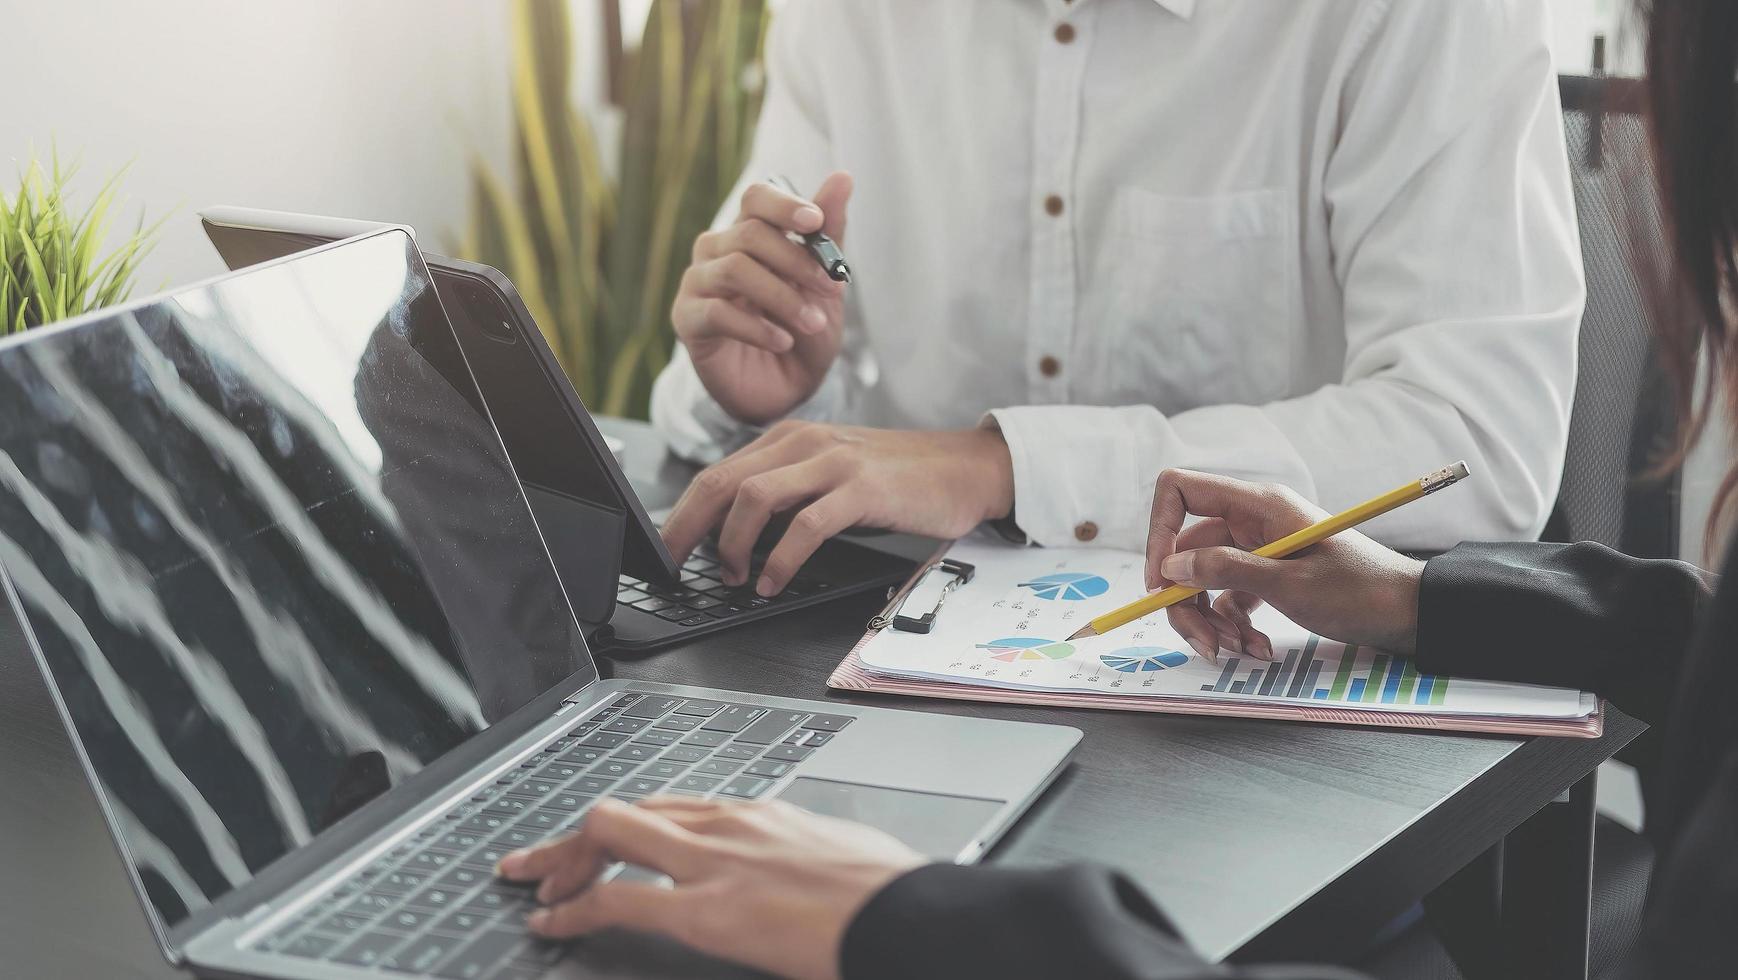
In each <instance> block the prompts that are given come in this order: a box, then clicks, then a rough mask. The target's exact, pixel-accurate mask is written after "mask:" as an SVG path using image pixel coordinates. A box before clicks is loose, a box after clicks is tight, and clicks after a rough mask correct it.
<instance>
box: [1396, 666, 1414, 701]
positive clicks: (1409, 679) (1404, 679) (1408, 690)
mask: <svg viewBox="0 0 1738 980" xmlns="http://www.w3.org/2000/svg"><path fill="white" fill-rule="evenodd" d="M1417 683H1418V668H1417V667H1414V666H1412V661H1410V660H1408V661H1406V673H1404V674H1401V675H1400V691H1399V694H1398V696H1397V697H1396V698H1395V700H1397V701H1399V702H1400V703H1401V704H1405V703H1407V702H1409V701H1411V700H1412V686H1413V685H1414V684H1417Z"/></svg>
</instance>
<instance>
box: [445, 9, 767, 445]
mask: <svg viewBox="0 0 1738 980" xmlns="http://www.w3.org/2000/svg"><path fill="white" fill-rule="evenodd" d="M599 8H601V9H602V10H603V11H604V15H603V18H602V20H603V24H604V26H605V27H606V44H608V43H610V42H612V41H615V40H617V39H618V38H619V35H617V36H616V37H609V36H608V34H609V32H610V31H614V30H616V25H617V24H619V14H617V13H616V9H615V8H614V7H613V6H612V5H611V4H609V3H603V4H600V5H599ZM511 17H512V44H513V61H514V66H513V86H512V89H513V106H514V130H515V132H514V139H515V147H514V165H513V174H512V179H511V180H509V179H507V178H506V177H505V176H504V175H502V174H499V173H496V172H494V171H493V170H491V168H489V167H488V166H486V165H485V164H483V163H482V162H481V161H480V160H477V161H473V164H472V183H473V187H472V215H471V221H470V226H469V228H468V230H467V233H466V235H465V237H464V241H463V242H462V244H461V247H460V250H461V251H462V252H463V253H464V254H465V255H466V256H467V257H470V258H473V259H475V260H477V261H480V262H485V263H487V264H489V265H492V266H495V267H496V268H498V269H500V270H502V271H503V272H505V273H506V274H507V275H508V277H509V278H511V279H512V280H513V283H514V285H516V286H517V287H518V288H519V291H520V292H521V293H522V294H523V295H524V298H525V302H526V305H527V307H529V308H530V310H531V312H532V315H533V316H535V317H536V318H537V322H538V324H539V325H540V326H541V327H542V329H543V333H544V335H545V336H546V337H547V338H548V340H549V345H550V347H551V348H552V349H553V350H554V352H555V355H556V357H557V359H559V360H560V362H561V365H562V367H563V369H564V370H566V372H567V375H568V377H569V378H570V379H572V381H573V385H574V388H575V389H576V390H577V391H578V392H579V395H580V397H581V399H582V400H584V401H585V403H586V404H587V405H588V406H590V407H592V408H593V409H594V410H597V411H601V412H604V413H607V414H612V415H629V416H634V417H644V416H645V413H646V408H647V402H648V400H649V397H650V393H651V385H652V380H653V379H654V378H655V377H656V376H657V373H658V371H659V369H661V368H662V367H663V366H664V364H665V363H666V362H667V361H668V360H669V357H670V351H671V346H672V343H673V335H672V332H671V330H670V327H669V311H670V303H671V300H672V299H673V298H674V296H675V292H676V286H677V283H678V282H679V280H680V279H681V276H682V271H683V269H684V268H685V267H686V266H687V263H688V255H689V249H690V247H691V245H692V243H693V240H694V237H695V236H696V235H698V234H699V233H700V232H701V231H703V230H705V228H706V227H707V225H708V224H709V223H710V222H711V220H712V216H713V215H714V214H715V213H716V212H717V210H718V208H719V206H720V204H721V203H722V201H723V199H724V196H725V195H726V194H727V193H728V192H729V190H730V188H731V186H732V185H733V184H734V183H735V181H736V178H737V176H738V175H739V173H740V171H741V169H742V167H743V165H744V163H745V161H746V157H747V153H748V148H749V139H750V134H751V132H752V130H753V126H754V120H755V118H756V116H757V114H758V112H759V101H760V92H759V83H758V79H759V78H760V74H759V63H760V56H761V50H762V47H763V44H764V42H765V34H766V26H767V23H768V19H769V18H768V14H767V10H766V6H765V2H764V0H653V3H652V5H651V9H650V13H649V15H648V16H647V19H646V28H645V34H644V36H643V38H642V39H641V42H640V45H639V47H638V49H637V50H634V51H631V52H629V53H628V54H627V55H626V56H623V55H622V53H621V52H620V50H619V48H617V49H614V50H613V51H612V52H611V54H612V56H611V57H610V58H609V66H610V67H611V68H612V69H613V70H615V71H619V73H620V74H619V76H617V77H612V78H610V79H609V80H608V81H609V91H611V92H612V93H619V97H620V108H621V113H622V125H621V131H620V135H621V140H620V149H619V152H620V156H619V158H618V160H617V161H616V165H615V166H614V167H613V168H612V167H607V166H606V165H605V162H604V159H603V157H602V153H601V151H600V149H599V146H598V140H597V137H596V133H595V130H594V129H593V127H592V125H591V124H590V122H589V121H588V120H587V118H586V117H585V115H584V114H582V113H581V112H580V110H579V109H578V108H577V107H575V106H574V105H573V103H572V99H571V96H570V94H569V93H570V92H571V87H570V86H571V81H572V73H573V63H572V62H573V51H572V33H571V26H572V25H571V24H570V22H569V19H568V5H567V2H566V0H516V2H515V3H514V5H513V7H512V14H511Z"/></svg>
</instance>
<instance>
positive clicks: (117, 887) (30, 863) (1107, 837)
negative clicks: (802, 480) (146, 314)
mask: <svg viewBox="0 0 1738 980" xmlns="http://www.w3.org/2000/svg"><path fill="white" fill-rule="evenodd" d="M606 429H607V430H608V431H611V432H612V433H613V434H615V435H618V436H620V437H624V438H627V439H628V440H629V442H630V447H629V459H628V469H629V474H630V476H632V477H633V478H634V479H635V481H636V483H637V484H640V485H642V486H643V488H644V491H645V496H646V498H647V504H648V506H650V507H652V508H657V507H661V506H666V505H668V504H669V503H670V502H671V501H672V500H673V499H674V497H675V494H676V492H678V491H679V489H680V486H681V485H682V481H683V480H685V479H686V476H687V470H686V469H685V468H684V467H682V466H681V465H679V464H675V463H672V462H671V461H669V460H666V459H665V458H664V457H663V453H662V449H661V446H660V445H659V444H658V443H657V442H656V440H655V439H654V438H653V437H652V436H651V435H650V433H649V432H648V431H647V430H645V429H644V428H643V427H640V426H635V425H631V424H622V423H611V424H609V425H607V426H606ZM875 605H876V603H875V601H874V600H873V599H871V598H868V597H862V598H859V599H857V600H846V601H841V602H839V603H835V604H833V605H830V606H827V607H824V608H821V609H814V610H809V611H807V612H804V613H798V614H794V615H791V616H788V617H785V618H783V619H779V620H776V621H773V622H770V623H766V624H763V625H761V626H758V627H754V628H749V629H744V630H741V631H738V632H734V633H729V634H725V635H723V636H719V637H713V638H710V639H707V640H704V641H700V642H695V643H692V644H689V645H686V646H682V647H677V648H674V649H671V650H666V651H661V652H658V653H652V654H647V655H641V656H635V657H631V658H615V657H606V658H603V659H602V663H601V666H602V668H603V670H604V672H605V674H606V675H613V676H617V677H633V678H642V679H646V680H656V681H668V682H680V683H687V684H701V685H708V686H714V687H721V688H727V689H738V690H744V691H757V692H763V693H768V694H779V695H787V696H794V697H809V698H823V697H833V695H830V694H829V693H828V692H827V691H826V688H825V679H826V676H827V674H828V673H829V672H830V671H831V670H832V668H833V666H834V665H835V664H836V663H837V662H838V660H839V658H840V657H841V656H842V655H843V653H844V652H845V650H846V649H848V648H849V646H850V645H851V643H852V642H854V641H855V640H856V639H857V638H858V636H860V635H861V633H862V630H863V624H864V622H865V621H866V620H867V619H868V617H869V616H870V614H871V613H872V612H873V611H874V609H875ZM844 700H850V701H855V702H861V703H878V704H891V705H897V706H900V707H907V708H916V709H920V710H925V711H941V712H949V713H953V714H961V715H981V716H985V717H999V718H1013V719H1019V720H1027V721H1037V722H1053V723H1057V724H1065V725H1073V726H1075V727H1077V728H1080V729H1082V730H1083V731H1085V732H1086V738H1085V740H1084V741H1083V742H1082V744H1081V747H1080V750H1079V752H1078V754H1077V755H1076V756H1075V759H1074V762H1073V764H1072V766H1071V767H1070V768H1069V770H1068V771H1067V772H1065V773H1064V774H1063V776H1062V778H1061V779H1060V780H1059V781H1058V783H1057V784H1056V786H1055V787H1054V788H1053V789H1052V790H1051V791H1050V792H1049V793H1048V794H1047V795H1046V796H1045V797H1044V798H1043V799H1042V800H1040V801H1039V803H1038V805H1037V806H1036V807H1035V808H1034V809H1033V811H1032V812H1031V813H1030V814H1029V815H1028V816H1027V817H1026V819H1024V820H1023V821H1021V823H1020V824H1019V825H1018V826H1017V827H1016V828H1015V829H1014V831H1013V832H1012V833H1011V834H1010V835H1009V836H1008V838H1007V839H1006V840H1005V841H1004V842H1003V843H1002V844H1001V845H1000V846H999V847H998V848H996V850H995V851H994V852H993V853H992V855H991V857H990V859H991V860H994V861H998V862H1003V861H1006V862H1039V863H1051V862H1063V861H1096V862H1101V863H1105V864H1114V865H1117V866H1119V867H1121V868H1123V869H1125V870H1127V871H1128V872H1129V873H1130V874H1131V875H1132V876H1133V877H1134V878H1135V879H1137V880H1138V881H1139V882H1140V883H1141V884H1142V885H1143V886H1144V887H1146V888H1147V889H1148V890H1149V891H1150V892H1151V893H1152V894H1153V895H1154V896H1156V898H1157V899H1158V901H1159V902H1160V903H1161V904H1162V905H1163V906H1164V908H1165V909H1166V911H1167V912H1168V913H1169V914H1170V915H1171V916H1172V918H1173V919H1174V920H1175V921H1176V922H1177V923H1178V925H1179V927H1180V928H1181V929H1182V931H1183V933H1184V934H1185V935H1186V936H1187V937H1188V938H1189V939H1190V940H1191V941H1192V942H1193V943H1194V944H1195V945H1196V946H1197V947H1198V948H1199V949H1201V950H1202V951H1204V952H1205V953H1206V954H1208V955H1209V956H1212V957H1215V958H1221V957H1235V958H1244V957H1253V956H1258V955H1261V954H1263V953H1265V952H1268V951H1273V950H1284V951H1285V952H1286V953H1287V954H1288V955H1290V956H1300V955H1310V954H1312V953H1313V954H1316V955H1324V956H1326V955H1332V954H1333V953H1334V952H1335V951H1338V950H1343V949H1345V948H1346V946H1345V944H1346V943H1347V942H1348V941H1349V940H1350V937H1357V936H1364V935H1368V934H1370V933H1371V931H1373V930H1374V929H1376V928H1378V927H1379V926H1380V925H1381V924H1382V923H1384V922H1386V921H1388V920H1389V919H1391V918H1392V917H1393V916H1395V915H1396V914H1398V913H1400V912H1401V911H1403V910H1404V909H1406V908H1407V907H1408V906H1410V905H1411V904H1413V903H1415V902H1416V901H1418V899H1419V898H1420V897H1421V896H1423V895H1425V894H1426V893H1427V892H1429V891H1431V890H1432V889H1434V888H1436V886H1438V885H1439V884H1441V883H1442V882H1443V881H1444V880H1446V879H1447V878H1448V877H1449V876H1450V875H1452V874H1454V873H1455V872H1456V871H1458V870H1459V869H1461V868H1463V867H1464V866H1466V865H1468V864H1469V863H1472V862H1474V861H1475V859H1477V858H1479V857H1480V856H1481V855H1484V854H1486V853H1487V852H1488V851H1489V850H1490V849H1491V847H1492V846H1493V845H1494V844H1496V843H1497V842H1499V841H1501V840H1502V839H1503V838H1504V836H1505V835H1507V834H1509V833H1510V832H1511V831H1513V830H1515V829H1516V828H1517V827H1519V826H1520V825H1521V824H1522V823H1523V822H1526V821H1528V819H1529V818H1531V817H1534V815H1535V814H1540V811H1541V810H1544V809H1545V808H1546V807H1547V806H1548V805H1550V804H1551V802H1552V801H1553V800H1554V799H1556V798H1558V797H1560V796H1561V797H1563V798H1564V799H1565V800H1568V801H1569V802H1565V803H1561V804H1556V805H1552V806H1551V807H1550V810H1547V811H1546V812H1545V813H1543V814H1540V819H1539V820H1536V821H1534V826H1540V825H1541V823H1542V824H1543V825H1544V826H1547V827H1551V828H1562V827H1567V828H1569V831H1570V832H1567V833H1552V834H1538V833H1535V834H1533V836H1532V840H1531V841H1530V846H1529V854H1528V855H1525V856H1524V857H1525V859H1527V860H1538V861H1540V862H1542V863H1545V864H1548V865H1549V866H1551V867H1553V868H1556V869H1561V868H1563V867H1571V868H1573V867H1574V866H1575V863H1576V862H1577V861H1579V860H1581V859H1583V858H1584V857H1585V843H1584V842H1580V838H1579V836H1578V834H1577V833H1576V832H1575V829H1576V828H1578V827H1580V826H1581V825H1582V824H1583V823H1585V822H1586V821H1587V820H1590V819H1591V792H1590V788H1591V777H1592V774H1593V772H1594V770H1595V769H1596V767H1597V766H1598V765H1599V764H1600V763H1601V762H1602V761H1604V760H1605V759H1606V758H1608V757H1610V756H1611V755H1612V753H1614V752H1616V751H1617V750H1618V749H1619V748H1621V747H1622V746H1623V745H1624V744H1625V743H1627V742H1628V741H1629V740H1630V739H1632V738H1634V737H1635V736H1636V734H1638V733H1639V732H1640V731H1641V728H1642V726H1641V725H1640V724H1638V723H1636V722H1635V721H1633V720H1631V719H1629V718H1627V717H1625V716H1623V715H1620V714H1615V713H1614V714H1613V715H1612V716H1611V717H1610V718H1609V720H1608V721H1607V724H1606V734H1605V737H1604V738H1602V739H1599V740H1594V741H1589V740H1573V739H1532V740H1517V739H1507V738H1485V737H1462V736H1441V735H1423V734H1399V733H1392V732H1375V731H1364V730H1359V729H1352V728H1333V727H1326V726H1313V725H1295V724H1282V723H1270V722H1254V721H1233V720H1214V719H1201V718H1183V717H1166V716H1163V715H1148V714H1133V713H1122V712H1114V711H1084V710H1067V709H1028V708H1014V707H999V706H993V705H978V704H966V703H959V702H943V701H924V702H919V701H911V700H904V699H895V698H849V699H844ZM0 785H4V786H5V787H6V791H5V801H4V802H3V803H0V868H4V869H5V871H4V874H5V878H4V884H3V885H0V974H4V975H6V976H20V977H23V976H105V977H160V976H168V975H171V974H170V971H168V970H167V969H166V968H165V967H164V966H163V965H162V963H161V960H160V959H159V958H158V954H157V952H156V949H155V946H154V944H153V942H152V940H151V938H150V936H149V933H148V931H147V930H146V928H145V925H144V919H143V916H142V914H141V913H140V912H139V910H138V906H137V904H136V903H135V901H134V899H133V895H132V891H131V889H130V887H129V886H128V884H127V882H126V879H125V877H124V876H123V874H122V872H121V869H120V867H119V863H118V861H117V859H116V858H115V855H114V849H113V846H112V845H111V844H110V842H109V838H108V835H107V833H106V831H105V829H104V828H103V826H102V823H101V821H100V817H99V816H98V815H97V812H96V808H95V804H94V803H93V801H92V800H91V798H90V795H89V792H88V790H87V789H86V788H85V786H84V783H83V779H82V777H81V776H80V775H79V773H78V771H77V769H76V767H75V766H74V764H73V760H72V756H71V753H70V751H69V749H68V748H67V746H66V744H65V737H64V734H63V733H62V731H61V728H60V723H59V721H58V719H57V718H56V717H55V716H54V715H53V712H52V710H51V709H50V708H49V706H48V705H47V704H46V702H45V701H44V700H43V694H42V689H41V682H40V679H39V678H38V677H37V675H36V669H35V667H34V665H33V664H32V663H31V662H30V661H29V659H28V658H27V657H26V656H25V655H24V653H23V652H22V650H21V648H20V643H19V640H18V635H17V630H16V625H15V624H12V623H10V622H9V621H8V622H5V623H0ZM1572 788H1573V789H1575V792H1574V793H1571V790H1572ZM1553 840H1557V841H1559V842H1560V844H1561V846H1555V845H1554V844H1553V843H1552V842H1553ZM1515 857H1522V856H1519V855H1515V856H1512V857H1511V864H1514V863H1517V862H1516V861H1515V860H1514V858H1515ZM1582 883H1583V884H1584V883H1585V882H1584V879H1583V882H1582ZM1570 893H1571V898H1573V897H1574V894H1575V889H1574V888H1573V887H1571V888H1570ZM1582 897H1583V898H1584V897H1585V896H1584V893H1583V895H1582ZM1570 919H1573V916H1571V917H1570ZM1582 921H1583V922H1584V921H1585V920H1584V918H1583V920H1582ZM1569 925H1570V926H1571V927H1572V926H1573V922H1572V921H1571V922H1570V923H1569ZM1547 945H1549V944H1547ZM1571 959H1573V958H1572V957H1571ZM1562 972H1563V973H1564V975H1572V974H1573V969H1566V970H1564V971H1562ZM1529 975H1532V976H1540V975H1541V974H1538V973H1532V974H1529Z"/></svg>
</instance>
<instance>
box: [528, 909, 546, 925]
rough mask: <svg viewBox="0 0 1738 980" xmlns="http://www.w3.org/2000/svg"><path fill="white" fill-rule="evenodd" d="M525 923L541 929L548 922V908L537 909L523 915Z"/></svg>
mask: <svg viewBox="0 0 1738 980" xmlns="http://www.w3.org/2000/svg"><path fill="white" fill-rule="evenodd" d="M525 924H526V925H527V926H530V927H531V928H533V929H542V928H543V927H544V926H546V925H548V924H549V912H548V910H547V909H538V910H537V911H535V912H533V913H531V914H530V915H528V916H526V917H525Z"/></svg>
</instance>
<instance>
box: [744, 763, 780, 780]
mask: <svg viewBox="0 0 1738 980" xmlns="http://www.w3.org/2000/svg"><path fill="white" fill-rule="evenodd" d="M790 771H791V764H790V763H788V762H772V761H769V760H765V759H763V760H761V761H760V762H757V763H755V764H754V765H752V766H749V767H748V768H747V769H744V770H743V772H744V773H745V774H747V775H750V776H765V777H766V778H768V779H777V778H779V777H780V776H782V775H784V774H785V773H787V772H790Z"/></svg>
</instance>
